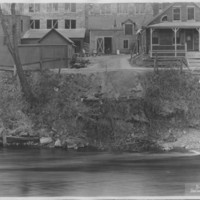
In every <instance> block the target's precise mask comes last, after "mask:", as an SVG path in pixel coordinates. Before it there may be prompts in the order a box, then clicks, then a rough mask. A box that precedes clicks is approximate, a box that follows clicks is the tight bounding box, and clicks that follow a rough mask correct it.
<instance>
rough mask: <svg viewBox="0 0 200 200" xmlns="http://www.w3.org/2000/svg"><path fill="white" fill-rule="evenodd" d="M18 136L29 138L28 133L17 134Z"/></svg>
mask: <svg viewBox="0 0 200 200" xmlns="http://www.w3.org/2000/svg"><path fill="white" fill-rule="evenodd" d="M19 136H20V137H28V136H29V133H27V132H21V133H20V134H19Z"/></svg>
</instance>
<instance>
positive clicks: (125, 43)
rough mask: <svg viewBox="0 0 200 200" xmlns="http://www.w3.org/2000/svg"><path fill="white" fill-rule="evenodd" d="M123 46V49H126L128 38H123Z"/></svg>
mask: <svg viewBox="0 0 200 200" xmlns="http://www.w3.org/2000/svg"><path fill="white" fill-rule="evenodd" d="M123 47H124V49H128V40H124V42H123Z"/></svg>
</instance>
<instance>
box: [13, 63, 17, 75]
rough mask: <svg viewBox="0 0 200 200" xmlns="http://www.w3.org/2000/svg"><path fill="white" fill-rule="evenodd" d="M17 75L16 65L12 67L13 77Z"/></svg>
mask: <svg viewBox="0 0 200 200" xmlns="http://www.w3.org/2000/svg"><path fill="white" fill-rule="evenodd" d="M16 75H17V69H16V65H14V66H13V76H14V77H15V76H16Z"/></svg>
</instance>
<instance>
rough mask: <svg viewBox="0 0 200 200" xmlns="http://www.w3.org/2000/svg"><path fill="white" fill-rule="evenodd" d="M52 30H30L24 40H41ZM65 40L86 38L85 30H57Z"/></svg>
mask: <svg viewBox="0 0 200 200" xmlns="http://www.w3.org/2000/svg"><path fill="white" fill-rule="evenodd" d="M50 30H51V29H30V30H28V31H27V32H26V33H25V34H24V36H23V37H22V39H31V38H32V39H40V38H42V37H44V35H46V34H47V33H48V32H49V31H50ZM56 31H57V32H59V33H60V34H61V35H62V36H63V37H65V38H84V37H85V29H84V28H82V29H56Z"/></svg>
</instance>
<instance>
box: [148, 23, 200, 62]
mask: <svg viewBox="0 0 200 200" xmlns="http://www.w3.org/2000/svg"><path fill="white" fill-rule="evenodd" d="M149 28H150V32H149V33H150V34H149V35H150V38H149V40H150V42H149V43H150V44H149V47H150V48H149V54H150V57H155V56H159V57H186V58H193V57H196V58H197V57H198V58H200V42H199V41H200V22H193V23H189V22H179V23H174V22H163V23H160V24H154V25H150V26H149Z"/></svg>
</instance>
